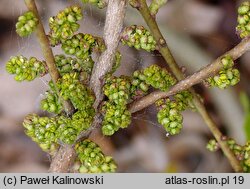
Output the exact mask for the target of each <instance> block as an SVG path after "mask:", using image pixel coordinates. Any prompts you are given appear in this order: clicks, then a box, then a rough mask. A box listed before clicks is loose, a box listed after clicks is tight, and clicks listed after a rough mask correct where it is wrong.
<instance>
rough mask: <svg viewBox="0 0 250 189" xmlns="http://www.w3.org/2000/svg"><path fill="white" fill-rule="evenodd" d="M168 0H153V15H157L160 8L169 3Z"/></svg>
mask: <svg viewBox="0 0 250 189" xmlns="http://www.w3.org/2000/svg"><path fill="white" fill-rule="evenodd" d="M167 1H168V0H152V2H151V4H150V6H149V10H150V13H151V15H156V14H157V13H158V10H159V9H160V8H161V7H162V6H163V5H165V4H166V3H167Z"/></svg>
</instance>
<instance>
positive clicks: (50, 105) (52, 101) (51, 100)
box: [40, 91, 63, 114]
mask: <svg viewBox="0 0 250 189" xmlns="http://www.w3.org/2000/svg"><path fill="white" fill-rule="evenodd" d="M40 104H41V106H40V107H41V109H42V110H45V111H47V112H50V113H55V114H60V113H61V112H62V110H63V107H62V104H61V102H60V100H59V97H58V96H57V95H56V93H54V92H52V91H47V92H45V98H44V99H43V100H41V103H40Z"/></svg>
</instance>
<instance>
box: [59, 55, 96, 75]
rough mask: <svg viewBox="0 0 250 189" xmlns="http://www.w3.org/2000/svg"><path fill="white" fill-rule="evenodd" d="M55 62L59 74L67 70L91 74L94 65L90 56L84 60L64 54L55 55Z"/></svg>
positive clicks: (67, 71)
mask: <svg viewBox="0 0 250 189" xmlns="http://www.w3.org/2000/svg"><path fill="white" fill-rule="evenodd" d="M55 62H56V66H57V69H58V71H59V73H60V75H64V74H66V73H69V72H82V71H84V72H86V73H87V74H91V71H92V68H93V66H94V61H93V59H92V58H91V57H88V58H86V59H84V60H82V59H76V58H72V57H66V56H65V55H63V54H61V55H56V56H55Z"/></svg>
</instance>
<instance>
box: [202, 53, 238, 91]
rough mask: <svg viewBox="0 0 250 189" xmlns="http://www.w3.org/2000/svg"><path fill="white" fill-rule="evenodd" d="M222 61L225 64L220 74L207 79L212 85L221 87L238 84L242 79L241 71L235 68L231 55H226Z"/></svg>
mask: <svg viewBox="0 0 250 189" xmlns="http://www.w3.org/2000/svg"><path fill="white" fill-rule="evenodd" d="M221 63H222V64H223V69H222V70H221V71H220V72H219V74H218V75H215V76H214V77H210V78H208V79H207V80H206V81H207V82H208V83H209V84H210V86H215V87H218V88H220V89H225V88H227V87H229V86H234V85H236V84H237V83H238V82H239V81H240V72H239V70H237V69H234V68H233V65H234V62H233V59H232V58H231V57H230V56H225V57H223V58H222V59H221Z"/></svg>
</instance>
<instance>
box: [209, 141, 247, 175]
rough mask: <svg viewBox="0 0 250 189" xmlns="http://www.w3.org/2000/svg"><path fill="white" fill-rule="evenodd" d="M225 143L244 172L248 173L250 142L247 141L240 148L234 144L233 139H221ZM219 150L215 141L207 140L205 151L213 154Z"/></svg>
mask: <svg viewBox="0 0 250 189" xmlns="http://www.w3.org/2000/svg"><path fill="white" fill-rule="evenodd" d="M223 140H225V141H226V143H227V145H228V147H229V148H230V149H231V150H232V151H233V153H234V155H235V157H236V158H237V159H238V160H239V161H240V163H241V166H242V168H243V171H244V172H247V173H249V172H250V142H249V141H248V142H247V143H246V144H245V145H244V146H241V145H239V144H237V143H236V142H235V140H234V139H231V138H227V137H225V139H223ZM219 148H220V146H219V144H218V143H217V141H216V140H215V139H211V140H209V142H208V143H207V149H208V150H209V151H211V152H215V151H217V150H218V149H219Z"/></svg>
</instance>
